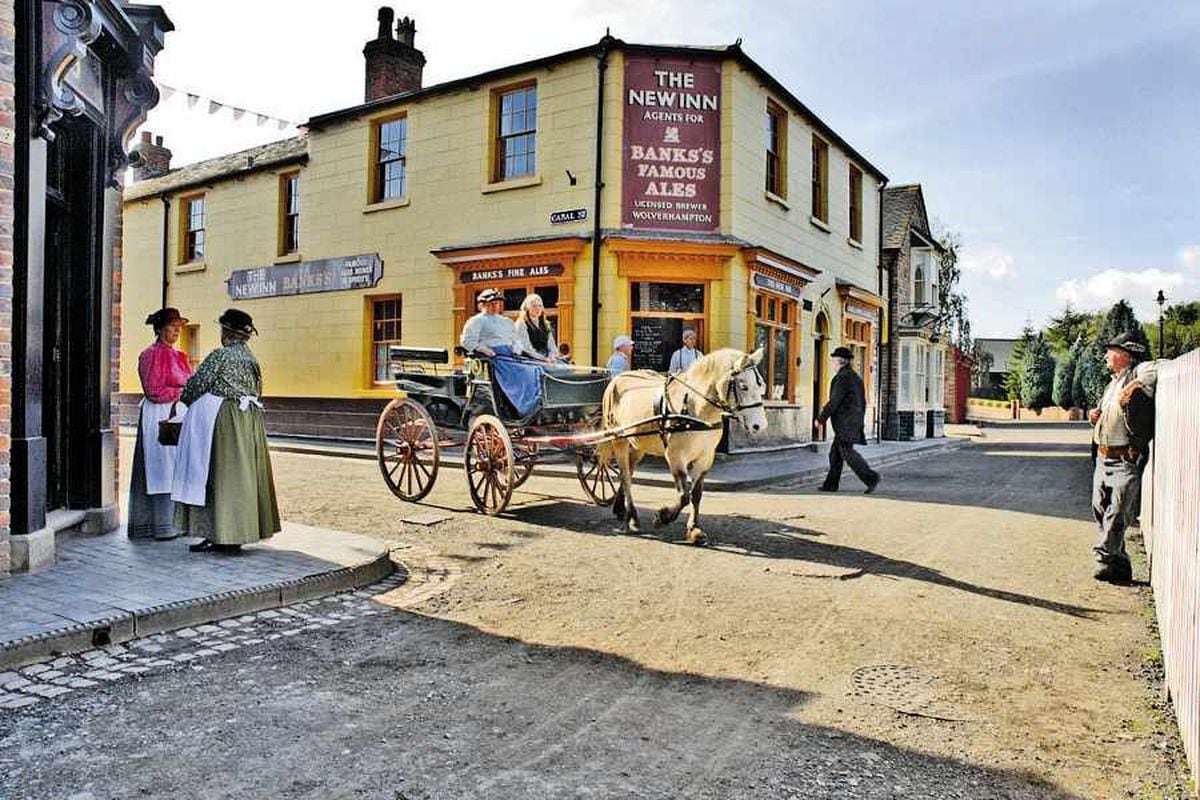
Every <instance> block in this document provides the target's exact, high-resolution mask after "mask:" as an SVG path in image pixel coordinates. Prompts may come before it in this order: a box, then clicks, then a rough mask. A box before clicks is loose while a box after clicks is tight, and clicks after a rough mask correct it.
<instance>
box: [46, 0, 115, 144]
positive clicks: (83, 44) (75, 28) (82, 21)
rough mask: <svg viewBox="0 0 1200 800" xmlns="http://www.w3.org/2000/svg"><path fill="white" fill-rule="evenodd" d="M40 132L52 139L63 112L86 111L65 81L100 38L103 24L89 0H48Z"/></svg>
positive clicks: (76, 112)
mask: <svg viewBox="0 0 1200 800" xmlns="http://www.w3.org/2000/svg"><path fill="white" fill-rule="evenodd" d="M43 9H44V11H45V14H44V16H43V18H42V52H43V53H48V54H49V55H48V56H47V57H45V58H44V59H43V63H42V67H41V91H40V92H39V94H40V97H39V98H38V105H39V112H40V113H39V114H38V128H37V134H38V135H39V136H41V137H42V138H44V139H45V140H46V141H48V142H53V141H54V137H55V133H54V128H53V125H54V123H55V122H58V121H59V120H60V119H62V118H63V116H64V115H67V114H69V115H71V116H78V115H80V114H82V113H83V112H84V105H83V99H82V98H81V97H79V95H78V94H77V93H76V92H75V90H74V89H72V88H71V87H70V86H69V85H68V84H67V82H66V76H67V73H68V72H70V70H71V68H72V67H74V66H75V65H76V64H77V63H80V62H81V61H83V60H84V59H85V58H87V52H88V45H90V44H91V43H92V42H94V41H96V40H97V39H98V38H100V34H101V32H102V31H103V25H102V23H101V21H100V17H99V15H97V14H96V12H95V9H94V8H93V7H92V4H91V3H90V2H87V0H45V2H44V4H43Z"/></svg>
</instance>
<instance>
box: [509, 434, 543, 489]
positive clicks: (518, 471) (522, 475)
mask: <svg viewBox="0 0 1200 800" xmlns="http://www.w3.org/2000/svg"><path fill="white" fill-rule="evenodd" d="M537 459H538V446H537V445H536V444H522V445H517V446H516V449H515V451H514V452H513V470H514V472H513V489H520V488H521V484H523V483H524V482H525V481H527V480H529V476H530V475H532V474H533V468H534V466H536V465H537Z"/></svg>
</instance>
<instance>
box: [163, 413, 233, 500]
mask: <svg viewBox="0 0 1200 800" xmlns="http://www.w3.org/2000/svg"><path fill="white" fill-rule="evenodd" d="M224 402H225V399H224V398H223V397H218V396H217V395H215V394H211V393H209V394H205V395H203V396H202V397H201V398H200V399H199V400H197V401H196V402H194V403H192V407H191V408H190V409H188V415H187V416H186V417H184V419H183V430H181V431H180V432H179V448H178V450H179V452H178V454H177V456H176V461H175V479H174V483H173V486H172V491H171V499H172V500H174V501H175V502H177V503H185V504H187V505H189V506H203V505H204V503H205V500H206V499H207V497H208V464H209V461H210V460H211V459H212V441H213V430H214V429H215V428H216V427H217V412H218V411H220V410H221V404H222V403H224Z"/></svg>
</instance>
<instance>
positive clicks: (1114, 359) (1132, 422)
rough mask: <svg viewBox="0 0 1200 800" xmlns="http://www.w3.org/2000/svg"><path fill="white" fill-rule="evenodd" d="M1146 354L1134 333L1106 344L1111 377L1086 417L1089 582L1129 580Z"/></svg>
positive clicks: (1144, 443)
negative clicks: (1091, 540)
mask: <svg viewBox="0 0 1200 800" xmlns="http://www.w3.org/2000/svg"><path fill="white" fill-rule="evenodd" d="M1146 351H1147V348H1146V345H1145V342H1144V341H1143V340H1142V339H1140V338H1139V337H1138V336H1137V334H1132V333H1123V334H1121V335H1120V336H1118V337H1116V338H1115V339H1113V340H1112V341H1110V342H1109V343H1108V348H1107V350H1106V352H1105V354H1104V362H1105V364H1107V365H1108V369H1109V371H1110V372H1111V373H1112V375H1113V377H1112V380H1111V381H1109V383H1108V387H1107V388H1106V389H1105V390H1104V395H1103V397H1101V399H1100V407H1099V408H1094V409H1092V410H1091V411H1090V412H1088V421H1089V422H1091V423H1092V425H1093V431H1092V441H1093V443H1094V444H1095V445H1096V472H1095V475H1094V476H1093V478H1092V513H1093V514H1094V515H1095V517H1096V523H1097V524H1098V525H1099V526H1100V535H1099V538H1098V539H1097V540H1096V546H1095V547H1094V548H1093V549H1094V550H1095V552H1096V559H1097V560H1098V561H1100V563H1101V567H1100V569H1099V570H1098V571H1097V572H1096V575H1095V577H1096V580H1099V581H1108V582H1109V583H1128V582H1129V581H1130V580H1131V579H1132V577H1133V570H1132V569H1131V567H1130V564H1129V554H1128V553H1127V552H1126V551H1125V529H1126V528H1127V527H1128V526H1129V523H1130V522H1131V521H1132V520H1133V519H1135V518H1136V517H1137V514H1138V508H1137V504H1138V502H1139V498H1140V497H1141V491H1140V489H1141V480H1142V468H1143V467H1144V466H1145V464H1146V456H1147V453H1148V451H1149V444H1150V440H1151V439H1152V438H1154V388H1153V384H1150V385H1147V381H1146V380H1145V379H1144V378H1142V377H1141V375H1140V373H1139V371H1138V369H1137V366H1138V362H1140V361H1142V360H1143V359H1145V358H1146Z"/></svg>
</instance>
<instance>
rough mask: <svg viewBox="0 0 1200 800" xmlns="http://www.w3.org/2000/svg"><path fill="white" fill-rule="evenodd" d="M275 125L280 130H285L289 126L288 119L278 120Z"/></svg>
mask: <svg viewBox="0 0 1200 800" xmlns="http://www.w3.org/2000/svg"><path fill="white" fill-rule="evenodd" d="M275 124H277V125H278V126H279V130H283V129H284V128H286V127H287V126H288V121H287V120H286V119H277V120H275Z"/></svg>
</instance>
